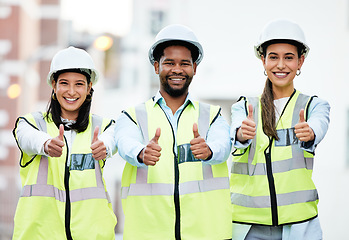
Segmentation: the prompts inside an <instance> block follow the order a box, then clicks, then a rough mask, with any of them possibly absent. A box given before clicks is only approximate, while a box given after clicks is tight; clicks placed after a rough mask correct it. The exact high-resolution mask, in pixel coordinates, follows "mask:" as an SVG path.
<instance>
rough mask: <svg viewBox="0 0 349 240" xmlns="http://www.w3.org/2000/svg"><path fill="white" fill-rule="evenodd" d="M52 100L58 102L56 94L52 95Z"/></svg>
mask: <svg viewBox="0 0 349 240" xmlns="http://www.w3.org/2000/svg"><path fill="white" fill-rule="evenodd" d="M52 99H53V100H55V101H56V100H57V97H56V93H52Z"/></svg>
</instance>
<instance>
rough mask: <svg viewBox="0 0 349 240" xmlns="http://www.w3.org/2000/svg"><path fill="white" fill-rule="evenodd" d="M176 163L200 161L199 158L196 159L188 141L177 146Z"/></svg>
mask: <svg viewBox="0 0 349 240" xmlns="http://www.w3.org/2000/svg"><path fill="white" fill-rule="evenodd" d="M177 153H178V159H177V160H178V163H184V162H200V161H201V160H200V159H196V158H195V157H194V155H193V153H192V151H191V149H190V143H187V144H182V145H179V146H178V147H177Z"/></svg>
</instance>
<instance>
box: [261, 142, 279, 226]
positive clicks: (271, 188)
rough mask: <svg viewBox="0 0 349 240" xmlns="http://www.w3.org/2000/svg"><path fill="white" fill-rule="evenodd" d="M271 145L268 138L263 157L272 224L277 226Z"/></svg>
mask: <svg viewBox="0 0 349 240" xmlns="http://www.w3.org/2000/svg"><path fill="white" fill-rule="evenodd" d="M272 143H273V138H269V145H268V147H267V148H266V149H265V150H264V156H265V162H266V167H267V178H268V183H269V193H270V205H271V217H272V224H273V226H278V225H279V218H278V208H277V199H276V190H275V181H274V176H273V170H272V164H271V147H272Z"/></svg>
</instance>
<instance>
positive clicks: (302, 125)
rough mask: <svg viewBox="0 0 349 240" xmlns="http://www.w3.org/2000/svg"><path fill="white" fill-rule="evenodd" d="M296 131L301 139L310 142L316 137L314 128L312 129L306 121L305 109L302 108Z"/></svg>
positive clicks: (295, 127)
mask: <svg viewBox="0 0 349 240" xmlns="http://www.w3.org/2000/svg"><path fill="white" fill-rule="evenodd" d="M294 132H295V133H296V137H297V138H298V139H299V141H303V142H309V141H312V140H314V138H315V134H314V131H313V129H311V127H309V124H308V123H307V122H306V121H305V118H304V109H301V110H300V112H299V122H298V123H297V124H296V125H295V126H294Z"/></svg>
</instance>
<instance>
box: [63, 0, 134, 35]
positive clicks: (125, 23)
mask: <svg viewBox="0 0 349 240" xmlns="http://www.w3.org/2000/svg"><path fill="white" fill-rule="evenodd" d="M61 3H62V17H63V19H69V20H72V21H73V27H74V29H76V30H79V31H88V32H90V33H94V34H98V33H105V32H108V33H111V34H115V35H118V36H123V35H125V34H127V33H128V31H129V29H130V25H131V21H132V0H62V1H61Z"/></svg>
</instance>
